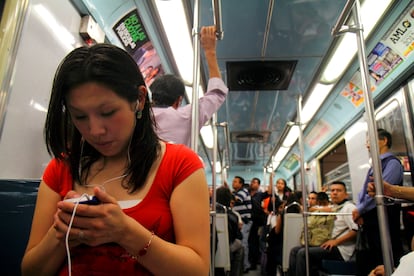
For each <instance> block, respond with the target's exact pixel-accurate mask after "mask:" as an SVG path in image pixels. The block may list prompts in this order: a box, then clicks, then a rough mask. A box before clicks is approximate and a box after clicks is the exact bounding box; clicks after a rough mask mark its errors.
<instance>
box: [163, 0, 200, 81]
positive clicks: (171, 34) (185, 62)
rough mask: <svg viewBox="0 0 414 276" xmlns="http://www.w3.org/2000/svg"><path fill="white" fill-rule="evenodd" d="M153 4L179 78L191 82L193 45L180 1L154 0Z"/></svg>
mask: <svg viewBox="0 0 414 276" xmlns="http://www.w3.org/2000/svg"><path fill="white" fill-rule="evenodd" d="M155 4H156V6H157V9H158V13H159V15H160V18H161V22H162V25H163V27H164V30H165V34H166V35H167V39H168V42H169V44H170V47H171V50H172V52H173V55H174V59H175V62H176V64H177V67H178V70H179V71H180V75H181V78H182V79H183V80H184V81H185V82H188V83H192V82H193V46H192V42H191V36H190V32H189V28H188V26H189V24H188V22H187V20H186V18H187V17H186V15H185V13H184V6H183V4H182V1H181V0H170V1H162V0H156V1H155Z"/></svg>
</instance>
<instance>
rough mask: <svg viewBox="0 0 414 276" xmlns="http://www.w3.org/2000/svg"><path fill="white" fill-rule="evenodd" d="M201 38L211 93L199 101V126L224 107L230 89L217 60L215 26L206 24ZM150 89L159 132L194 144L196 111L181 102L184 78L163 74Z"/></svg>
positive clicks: (162, 135) (159, 134) (176, 141)
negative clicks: (192, 133)
mask: <svg viewBox="0 0 414 276" xmlns="http://www.w3.org/2000/svg"><path fill="white" fill-rule="evenodd" d="M200 41H201V46H202V48H203V50H204V53H205V57H206V60H207V65H208V70H209V81H208V85H207V93H205V94H204V95H203V97H201V98H200V99H199V103H198V109H199V129H201V127H202V126H203V125H204V124H205V123H206V122H207V121H208V120H209V119H210V118H211V116H212V115H213V114H214V113H215V112H216V111H217V110H218V109H219V108H220V106H221V105H222V104H223V102H224V100H225V99H226V96H227V93H228V88H227V86H226V85H225V84H224V82H223V80H222V79H221V73H220V68H219V66H218V63H217V56H216V44H217V42H216V32H215V27H214V26H208V27H202V28H201V36H200ZM150 90H151V93H152V101H153V112H154V115H155V121H156V124H157V128H156V132H157V134H158V136H159V137H160V138H161V139H163V140H165V141H167V142H173V143H176V144H185V145H187V146H188V147H190V140H191V117H192V114H191V105H185V106H181V102H182V100H183V98H184V94H185V87H184V83H183V81H182V80H181V79H180V78H178V77H176V76H174V75H168V74H167V75H163V76H160V77H157V78H156V79H155V81H154V82H153V83H152V84H151V86H150Z"/></svg>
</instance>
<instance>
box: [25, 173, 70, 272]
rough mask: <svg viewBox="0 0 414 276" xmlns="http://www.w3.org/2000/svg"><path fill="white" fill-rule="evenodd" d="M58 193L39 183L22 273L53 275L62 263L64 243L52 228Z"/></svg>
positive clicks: (58, 198) (64, 254)
mask: <svg viewBox="0 0 414 276" xmlns="http://www.w3.org/2000/svg"><path fill="white" fill-rule="evenodd" d="M60 200H61V198H60V195H59V194H57V193H56V192H54V191H53V190H52V189H50V188H49V187H48V186H47V185H46V183H44V182H43V181H42V182H41V183H40V186H39V191H38V195H37V200H36V207H35V211H34V215H33V221H32V228H31V231H30V237H29V242H28V244H27V248H26V252H25V254H24V256H23V260H22V266H21V268H22V275H55V274H56V273H57V271H58V269H59V268H60V266H61V265H62V263H63V261H64V258H65V256H66V253H65V245H64V244H63V243H61V242H60V241H59V240H58V239H57V237H56V230H55V229H54V228H53V224H54V215H55V213H56V211H57V207H56V204H57V202H59V201H60Z"/></svg>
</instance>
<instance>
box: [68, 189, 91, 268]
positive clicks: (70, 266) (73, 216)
mask: <svg viewBox="0 0 414 276" xmlns="http://www.w3.org/2000/svg"><path fill="white" fill-rule="evenodd" d="M82 197H86V198H88V194H86V193H85V194H83V195H81V196H80V198H79V200H78V201H76V202H75V207H74V208H73V211H72V216H71V218H70V221H69V225H68V231H67V232H66V236H65V247H66V255H67V258H68V273H69V276H71V275H72V262H71V259H70V249H69V232H70V229H72V224H73V220H74V219H75V214H76V209H77V208H78V205H79V202H80V200H81V198H82Z"/></svg>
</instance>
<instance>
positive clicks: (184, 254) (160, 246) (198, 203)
mask: <svg viewBox="0 0 414 276" xmlns="http://www.w3.org/2000/svg"><path fill="white" fill-rule="evenodd" d="M170 206H171V211H172V216H173V222H174V233H175V237H176V244H173V243H170V242H167V241H164V240H162V239H160V238H158V237H157V236H154V237H153V238H152V240H151V245H150V247H149V248H148V252H147V254H146V255H145V256H142V257H139V258H138V261H139V262H140V263H142V265H144V266H145V267H146V268H147V269H148V270H149V271H151V272H152V273H153V274H154V275H180V276H183V275H208V272H209V264H210V218H209V216H210V214H209V194H208V186H207V182H206V176H205V174H204V170H203V169H199V170H197V171H195V172H194V173H193V174H191V175H190V176H189V177H188V178H187V179H185V180H184V181H183V182H182V183H181V184H180V185H178V186H177V187H176V188H175V189H174V191H173V193H172V196H171V200H170ZM126 223H127V224H128V226H127V228H129V230H128V233H127V234H126V235H124V237H123V238H122V240H121V241H120V242H119V243H120V245H121V246H123V247H124V248H125V249H126V250H127V251H128V252H132V253H133V252H138V251H139V250H140V249H142V248H143V247H144V246H145V245H146V244H147V243H148V241H149V240H150V239H151V233H150V232H149V231H148V230H146V229H145V228H144V227H142V226H141V225H139V224H137V223H136V222H134V221H133V219H132V218H131V219H129V220H128V221H127V222H126ZM137 237H144V238H137Z"/></svg>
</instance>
